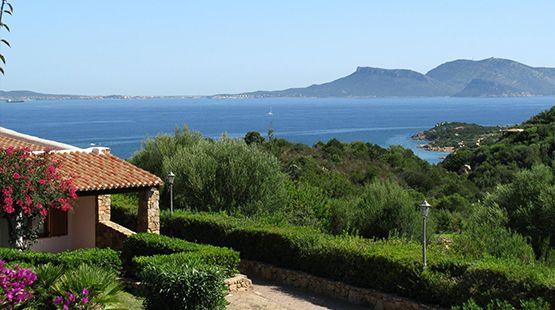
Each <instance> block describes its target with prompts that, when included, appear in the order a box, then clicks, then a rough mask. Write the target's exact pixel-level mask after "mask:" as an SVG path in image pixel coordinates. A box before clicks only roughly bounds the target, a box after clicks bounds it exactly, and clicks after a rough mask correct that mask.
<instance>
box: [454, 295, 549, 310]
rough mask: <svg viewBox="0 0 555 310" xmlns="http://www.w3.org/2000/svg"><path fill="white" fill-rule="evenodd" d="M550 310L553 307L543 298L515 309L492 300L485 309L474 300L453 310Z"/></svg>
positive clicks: (509, 304)
mask: <svg viewBox="0 0 555 310" xmlns="http://www.w3.org/2000/svg"><path fill="white" fill-rule="evenodd" d="M484 309H485V310H515V309H522V310H549V309H551V307H550V306H549V304H548V303H547V302H545V300H543V299H541V298H537V299H527V300H521V301H520V303H519V304H518V305H517V306H516V307H515V306H513V305H512V304H511V303H509V302H507V301H502V300H492V301H490V302H488V303H487V305H485V308H483V307H481V306H480V305H478V304H477V303H476V302H475V301H474V300H473V299H470V300H468V301H467V302H465V303H464V304H462V305H460V306H455V307H453V308H451V310H484Z"/></svg>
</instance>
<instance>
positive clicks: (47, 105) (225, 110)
mask: <svg viewBox="0 0 555 310" xmlns="http://www.w3.org/2000/svg"><path fill="white" fill-rule="evenodd" d="M554 104H555V97H520V98H376V99H342V98H334V99H321V98H272V99H241V100H233V99H229V100H227V99H226V100H223V99H218V100H216V99H150V100H60V101H56V100H52V101H29V102H24V103H6V102H2V103H0V126H2V127H6V128H10V129H13V130H16V131H19V132H23V133H26V134H30V135H35V136H39V137H42V138H46V139H52V140H56V141H60V142H64V143H68V144H73V145H76V146H79V147H89V146H90V145H91V144H94V145H101V146H106V147H110V148H111V149H112V152H113V153H114V154H115V155H117V156H120V157H123V158H129V157H130V156H131V155H132V154H133V153H134V152H135V151H137V150H138V149H139V148H140V146H141V143H142V141H144V139H145V138H147V137H153V136H155V135H157V134H159V133H172V132H173V131H174V130H175V128H178V127H183V126H184V125H187V126H188V127H189V128H190V129H192V130H194V131H199V132H201V133H202V134H204V135H205V136H208V137H211V138H219V137H220V136H221V135H222V134H224V133H226V134H228V135H230V136H232V137H242V136H244V134H245V133H246V132H248V131H259V132H261V133H263V134H266V133H267V132H268V129H269V128H270V127H271V128H272V129H273V130H274V135H275V136H276V137H279V138H286V139H288V140H291V141H294V142H299V143H305V144H308V145H312V144H314V143H316V142H318V141H327V140H329V139H331V138H337V139H339V140H341V141H345V142H352V141H365V142H371V143H375V144H378V145H381V146H384V147H387V146H389V145H393V144H398V145H402V146H404V147H407V148H410V149H411V150H413V152H414V153H415V154H417V155H418V156H420V157H421V158H423V159H425V160H428V161H429V162H431V163H437V162H439V161H441V158H442V157H444V156H445V155H446V154H445V153H440V152H428V151H424V150H422V149H419V148H418V147H417V146H418V145H419V144H421V143H422V142H421V141H413V140H411V139H410V136H411V135H412V134H414V133H416V132H418V131H422V130H425V129H428V128H431V127H433V126H434V125H435V124H437V123H439V122H443V121H462V122H471V123H477V124H481V125H511V124H517V123H520V122H522V121H524V120H526V119H528V118H529V117H531V116H533V115H534V114H537V113H538V112H541V111H543V110H546V109H549V108H550V107H551V106H552V105H554ZM270 111H271V112H272V115H269V114H268V113H269V112H270Z"/></svg>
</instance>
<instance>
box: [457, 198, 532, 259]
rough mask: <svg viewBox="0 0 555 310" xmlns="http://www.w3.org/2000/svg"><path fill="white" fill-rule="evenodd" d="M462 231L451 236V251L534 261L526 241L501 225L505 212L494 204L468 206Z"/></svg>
mask: <svg viewBox="0 0 555 310" xmlns="http://www.w3.org/2000/svg"><path fill="white" fill-rule="evenodd" d="M467 217H468V218H467V220H466V221H465V223H464V224H465V230H464V233H463V234H460V235H455V250H456V251H458V252H459V253H460V254H461V255H465V256H468V257H482V256H484V255H491V256H493V257H497V258H501V259H510V260H516V261H520V262H523V263H532V262H534V261H535V255H534V251H533V250H532V247H531V246H530V244H529V243H528V240H527V239H526V238H525V237H523V236H521V235H519V234H517V233H514V232H513V231H511V230H510V229H508V228H507V227H506V226H505V225H506V223H507V221H508V218H507V213H506V212H505V211H504V210H503V209H501V208H499V207H498V206H497V205H495V204H493V205H489V206H483V205H480V204H476V205H474V206H472V212H470V213H469V214H468V215H467Z"/></svg>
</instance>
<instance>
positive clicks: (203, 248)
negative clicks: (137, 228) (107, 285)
mask: <svg viewBox="0 0 555 310" xmlns="http://www.w3.org/2000/svg"><path fill="white" fill-rule="evenodd" d="M122 257H123V260H124V262H125V264H126V268H127V271H128V274H129V275H131V276H135V277H137V278H139V280H140V281H141V283H142V285H141V286H142V288H143V295H144V297H145V305H146V306H147V308H148V309H220V308H222V309H223V308H224V307H225V304H226V303H225V299H224V297H225V293H226V287H225V285H224V279H225V278H226V277H230V276H232V275H233V274H235V273H236V272H237V269H238V266H239V253H238V252H236V251H233V250H230V249H228V248H221V247H215V246H211V245H202V244H195V243H191V242H187V241H184V240H181V239H177V238H171V237H167V236H160V235H155V234H147V233H140V234H136V235H133V236H131V237H129V238H128V239H127V240H126V241H125V243H124V246H123V251H122Z"/></svg>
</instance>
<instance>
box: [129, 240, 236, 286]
mask: <svg viewBox="0 0 555 310" xmlns="http://www.w3.org/2000/svg"><path fill="white" fill-rule="evenodd" d="M176 253H177V254H176ZM164 254H175V255H164ZM178 254H179V255H178ZM151 256H152V257H151ZM122 258H123V261H124V262H125V264H126V265H127V266H128V267H132V270H135V269H139V270H140V269H141V267H137V266H136V265H135V262H136V261H135V260H133V259H134V258H138V259H139V260H138V262H142V261H143V260H147V261H148V262H160V263H161V262H175V263H177V262H179V261H184V262H186V261H189V260H195V259H201V260H202V261H204V262H205V263H208V264H213V265H217V266H220V267H221V268H222V269H223V270H224V271H225V272H226V274H227V275H230V276H231V275H232V274H234V273H235V272H237V269H238V266H239V253H237V252H235V251H233V250H230V249H227V248H220V247H214V246H211V245H201V244H196V243H191V242H187V241H184V240H182V239H177V238H172V237H168V236H161V235H156V234H148V233H140V234H135V235H133V236H131V237H129V238H127V240H126V241H125V243H124V247H123V250H122ZM141 259H142V260H141ZM132 262H134V263H133V264H132Z"/></svg>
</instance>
